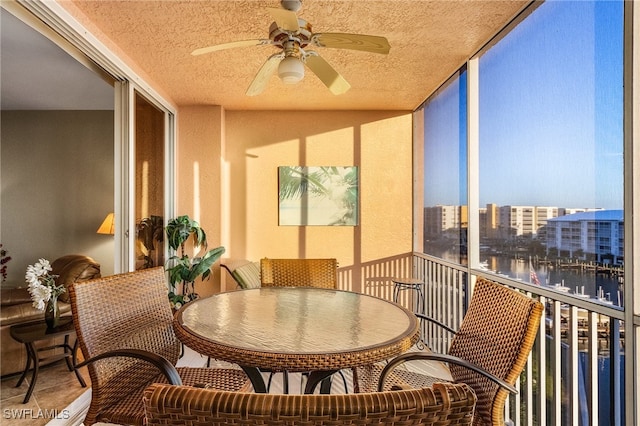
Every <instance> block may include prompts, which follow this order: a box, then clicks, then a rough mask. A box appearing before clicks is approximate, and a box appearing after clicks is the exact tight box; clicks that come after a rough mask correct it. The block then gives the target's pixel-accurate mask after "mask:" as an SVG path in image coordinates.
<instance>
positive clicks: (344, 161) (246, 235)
mask: <svg viewBox="0 0 640 426" xmlns="http://www.w3.org/2000/svg"><path fill="white" fill-rule="evenodd" d="M225 115H226V121H225V125H226V134H225V156H224V158H223V169H224V170H225V171H224V172H223V175H224V176H223V182H225V186H226V187H228V188H229V195H228V201H225V200H223V201H222V205H223V206H228V210H227V211H223V214H222V220H223V234H222V235H223V241H224V245H225V247H226V248H227V253H226V255H225V256H226V257H234V258H247V259H251V260H258V259H260V258H261V257H274V258H277V257H336V258H337V259H338V262H339V264H340V265H341V266H350V265H354V264H359V263H360V262H366V261H370V260H374V259H378V258H382V257H386V256H390V255H395V254H399V253H406V252H409V251H411V247H412V170H411V165H412V117H411V113H410V112H397V111H395V112H386V111H307V112H305V111H299V112H295V111H260V112H256V111H227V112H226V114H225ZM179 143H180V144H181V145H182V144H183V143H185V141H184V140H182V139H181V140H179ZM295 165H305V166H351V165H355V166H358V167H359V174H360V191H359V192H360V211H359V223H360V224H359V226H356V227H347V226H345V227H341V226H335V227H329V226H307V227H297V226H278V186H277V185H278V176H277V167H278V166H295ZM225 191H226V189H223V193H225ZM225 197H226V195H225Z"/></svg>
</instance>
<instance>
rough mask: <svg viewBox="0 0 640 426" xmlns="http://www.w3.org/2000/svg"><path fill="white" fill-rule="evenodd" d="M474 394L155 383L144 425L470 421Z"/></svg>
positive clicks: (456, 388)
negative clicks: (295, 391)
mask: <svg viewBox="0 0 640 426" xmlns="http://www.w3.org/2000/svg"><path fill="white" fill-rule="evenodd" d="M475 402H476V397H475V394H474V393H473V391H472V390H471V388H469V387H468V386H467V385H465V384H451V383H438V384H435V385H433V388H424V389H412V390H401V391H389V392H377V393H368V394H364V393H362V394H348V395H346V394H344V395H282V394H257V393H238V392H218V391H211V390H208V389H197V388H188V387H185V386H171V385H161V384H154V385H151V386H150V387H148V388H147V389H146V390H145V392H144V404H145V410H146V413H147V425H148V426H159V425H183V426H186V425H204V424H211V425H214V424H215V425H266V426H269V425H274V426H275V425H278V426H281V425H298V424H300V425H316V426H319V425H390V426H392V425H408V424H411V425H439V426H447V425H470V424H471V422H472V416H473V410H474V405H475Z"/></svg>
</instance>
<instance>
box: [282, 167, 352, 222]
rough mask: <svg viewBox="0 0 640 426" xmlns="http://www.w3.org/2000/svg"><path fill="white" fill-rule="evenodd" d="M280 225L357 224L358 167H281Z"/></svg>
mask: <svg viewBox="0 0 640 426" xmlns="http://www.w3.org/2000/svg"><path fill="white" fill-rule="evenodd" d="M278 189H279V191H278V195H279V204H278V206H279V211H278V213H279V214H278V223H279V225H283V226H284V225H294V226H309V225H320V226H356V225H357V224H358V168H357V167H354V166H346V167H336V166H326V167H307V166H281V167H278Z"/></svg>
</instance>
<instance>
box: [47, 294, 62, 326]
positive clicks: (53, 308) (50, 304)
mask: <svg viewBox="0 0 640 426" xmlns="http://www.w3.org/2000/svg"><path fill="white" fill-rule="evenodd" d="M44 322H46V323H47V328H56V327H57V326H58V325H59V324H60V308H59V306H58V298H57V297H51V298H49V300H48V301H47V305H46V306H45V308H44Z"/></svg>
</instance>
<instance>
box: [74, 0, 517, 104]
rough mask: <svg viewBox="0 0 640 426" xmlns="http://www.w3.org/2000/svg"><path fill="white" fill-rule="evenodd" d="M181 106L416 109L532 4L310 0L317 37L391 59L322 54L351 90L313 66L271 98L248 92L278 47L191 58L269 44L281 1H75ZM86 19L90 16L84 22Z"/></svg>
mask: <svg viewBox="0 0 640 426" xmlns="http://www.w3.org/2000/svg"><path fill="white" fill-rule="evenodd" d="M72 2H73V4H74V6H75V7H76V8H77V9H78V10H79V11H81V12H82V13H83V14H84V15H85V16H86V19H87V20H89V21H90V22H91V24H92V25H94V26H95V27H97V28H99V30H100V31H101V32H103V33H104V34H105V35H106V36H107V37H109V39H111V41H112V42H113V43H114V44H116V45H117V46H118V47H119V48H120V49H121V50H122V51H123V52H124V53H125V54H126V55H127V56H128V57H129V58H133V59H134V60H135V62H136V63H137V65H138V66H139V67H140V68H141V69H142V70H144V72H145V73H147V74H148V75H149V77H150V78H151V79H152V80H153V81H154V82H155V83H157V84H159V85H160V86H161V87H162V90H163V91H164V92H165V93H167V94H168V96H170V97H171V99H172V100H173V101H174V102H175V103H176V104H177V105H222V106H224V107H225V108H226V109H229V110H240V109H242V110H300V109H305V110H327V109H328V110H371V109H384V110H412V109H414V108H416V107H417V106H419V105H420V104H421V103H422V101H424V99H425V97H426V96H427V95H428V94H429V93H431V92H432V91H433V90H435V89H436V88H437V87H438V86H439V85H440V84H441V83H442V82H443V81H444V80H445V79H446V78H447V77H448V76H450V75H451V74H452V73H453V72H454V71H455V70H456V69H457V68H459V67H460V66H461V65H462V64H463V63H464V61H465V60H466V59H467V58H468V57H469V56H471V55H472V54H473V53H475V52H476V51H477V50H478V49H479V48H480V47H481V46H482V45H483V44H484V43H486V42H487V41H488V40H489V39H490V37H492V36H493V35H494V34H495V33H496V32H497V31H498V30H499V29H501V28H502V27H503V26H504V25H506V24H507V23H508V22H509V21H510V20H511V19H512V18H513V17H514V16H515V15H516V14H517V13H518V12H519V11H520V10H521V9H522V8H523V7H524V6H525V5H526V4H527V3H529V2H528V1H516V0H507V1H488V0H467V1H460V0H448V1H429V0H423V1H405V0H388V1H363V0H343V1H340V0H305V1H304V2H303V6H302V9H301V10H300V11H299V12H298V16H299V17H300V18H303V19H305V20H307V21H308V22H309V23H311V24H312V28H313V32H315V33H323V32H346V33H357V34H370V35H377V36H384V37H386V38H387V39H388V40H389V43H390V45H391V51H390V53H389V54H388V55H380V54H375V53H366V52H360V51H353V50H341V49H331V48H316V49H314V50H316V51H318V53H320V54H321V56H322V57H323V58H324V59H326V60H327V61H328V62H329V63H330V64H331V65H332V66H333V67H334V68H335V69H336V70H337V71H338V72H340V73H341V74H342V75H343V77H344V78H346V80H347V81H348V82H349V83H350V84H351V89H350V90H349V91H348V92H346V93H345V94H342V95H337V96H336V95H333V94H331V92H329V90H328V89H327V88H326V87H325V86H324V85H323V84H322V83H321V82H320V80H319V79H318V78H317V77H316V76H315V75H313V74H312V73H311V72H310V70H309V69H307V71H306V75H305V78H304V80H303V81H302V82H300V83H298V84H296V85H285V84H283V83H282V82H281V81H280V80H279V79H278V77H277V75H274V76H272V77H271V79H270V81H269V84H268V85H267V87H266V89H265V91H264V92H263V93H262V94H260V95H258V96H254V97H249V96H246V95H245V91H246V89H247V87H248V86H249V84H250V83H251V81H252V80H253V77H254V76H255V74H256V73H257V72H258V70H259V68H260V67H261V66H262V64H263V63H264V61H265V60H266V59H267V57H268V56H270V55H271V54H273V53H276V52H277V51H278V49H277V48H276V47H274V46H269V45H266V46H250V47H242V48H236V49H231V50H224V51H218V52H213V53H209V54H207V55H203V56H192V55H191V54H190V53H191V51H193V50H194V49H196V48H199V47H206V46H209V45H214V44H219V43H226V42H231V41H237V40H247V39H260V38H268V29H269V25H270V23H271V22H272V18H271V16H270V14H269V13H268V12H267V10H266V9H265V8H266V7H280V5H279V1H278V0H268V1H264V0H253V1H252V0H227V1H211V0H192V1H180V0H171V1H168V0H164V1H131V0H124V1H113V0H101V1H95V0H89V1H85V0H72ZM83 19H84V18H83Z"/></svg>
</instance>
